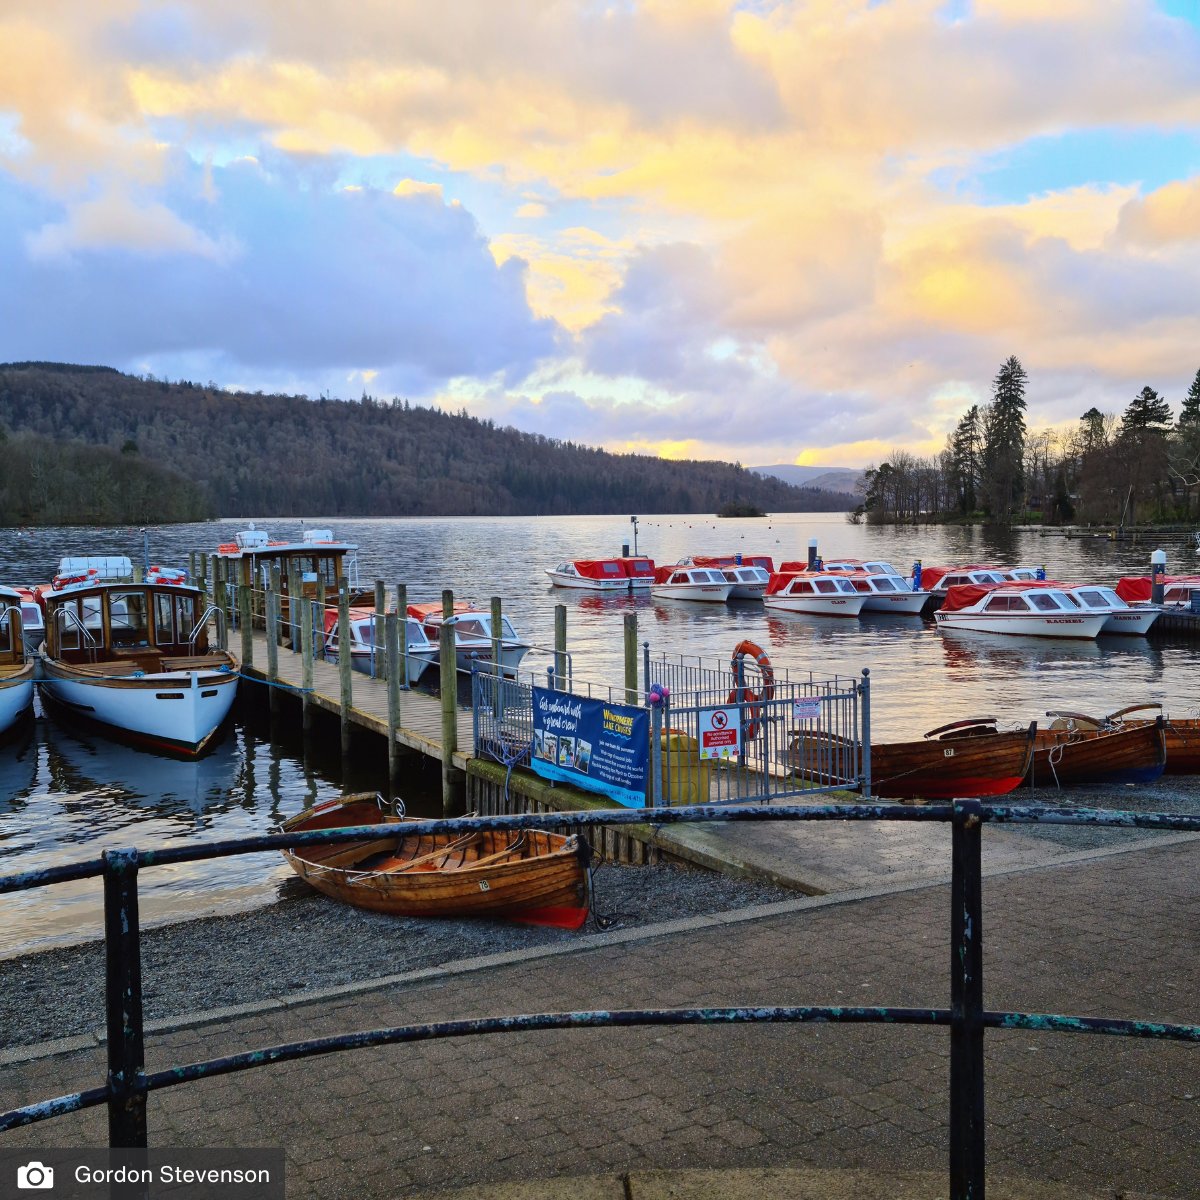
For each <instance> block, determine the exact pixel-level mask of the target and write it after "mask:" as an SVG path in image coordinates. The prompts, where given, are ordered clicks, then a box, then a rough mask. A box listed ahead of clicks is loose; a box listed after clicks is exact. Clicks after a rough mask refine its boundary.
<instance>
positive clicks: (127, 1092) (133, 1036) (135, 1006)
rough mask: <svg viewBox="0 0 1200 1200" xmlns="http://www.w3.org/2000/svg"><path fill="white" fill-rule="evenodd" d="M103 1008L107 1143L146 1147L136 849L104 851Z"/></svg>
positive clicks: (137, 1147)
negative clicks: (105, 1049)
mask: <svg viewBox="0 0 1200 1200" xmlns="http://www.w3.org/2000/svg"><path fill="white" fill-rule="evenodd" d="M101 858H102V859H103V861H104V956H105V1007H106V1010H107V1011H106V1018H107V1027H108V1144H109V1145H110V1146H114V1147H119V1148H122V1149H144V1148H145V1146H146V1078H145V1075H144V1073H143V1067H144V1066H145V1059H144V1049H143V1033H142V956H141V945H140V941H139V932H138V893H137V873H138V852H137V851H136V850H106V851H104V853H103V854H102V855H101Z"/></svg>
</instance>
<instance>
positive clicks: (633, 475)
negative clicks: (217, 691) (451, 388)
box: [0, 363, 858, 525]
mask: <svg viewBox="0 0 1200 1200" xmlns="http://www.w3.org/2000/svg"><path fill="white" fill-rule="evenodd" d="M5 439H7V442H6V451H5V467H4V469H0V525H5V524H35V523H36V524H46V523H70V522H72V521H75V520H78V521H83V522H88V521H105V520H114V519H117V518H116V516H115V515H114V514H115V513H117V512H121V513H124V512H126V511H128V510H129V508H130V505H132V506H133V507H134V508H135V509H138V511H140V509H139V508H138V506H140V505H143V504H144V503H146V500H145V495H146V493H145V489H144V488H143V489H141V490H140V491H138V490H137V489H134V490H133V491H130V494H129V498H128V503H126V502H125V501H122V504H121V505H120V506H117V507H114V505H113V504H112V503H110V499H111V493H113V491H114V489H117V490H119V489H118V484H119V485H120V488H124V489H125V490H126V491H129V488H126V487H125V485H126V483H129V484H130V487H132V484H134V483H138V482H139V481H140V480H141V479H142V476H143V475H146V477H147V478H148V477H149V475H148V472H149V470H150V468H153V469H154V470H164V469H165V470H166V471H169V472H173V473H174V474H173V476H172V478H173V479H174V482H173V483H172V482H169V481H165V480H164V479H163V478H160V477H158V476H155V477H154V478H155V481H156V487H155V488H152V489H151V491H150V493H149V494H150V496H151V497H153V496H154V495H155V494H159V495H161V494H163V493H164V492H169V493H172V494H174V495H178V496H179V497H180V499H185V498H186V501H187V503H186V505H185V506H184V511H185V513H186V514H188V515H209V514H214V513H215V514H217V515H220V516H233V515H243V514H247V513H255V514H261V515H263V516H297V515H299V514H302V513H313V512H320V513H326V514H328V515H329V516H331V517H336V516H458V515H462V516H469V515H475V514H487V515H496V516H502V515H521V514H545V515H547V516H552V515H565V514H574V513H579V514H590V513H596V514H600V513H630V512H660V513H661V512H674V513H717V512H719V511H720V510H721V509H722V508H724V507H725V506H726V505H730V504H732V505H739V506H750V507H753V508H756V509H762V510H763V511H765V512H845V511H847V510H848V509H850V508H853V507H854V505H855V504H856V503H857V502H858V501H857V499H856V498H855V497H853V496H850V495H847V494H839V493H836V492H828V491H825V490H823V489H821V488H816V487H812V486H807V485H806V486H801V487H797V486H795V485H793V484H791V483H789V482H787V481H785V480H782V479H779V478H773V477H772V476H771V475H770V474H760V473H756V472H754V471H748V470H746V469H745V468H744V467H741V466H737V465H735V464H733V463H727V462H715V461H699V460H696V461H669V460H666V459H661V458H654V457H651V456H649V455H638V454H609V453H607V452H606V451H603V450H597V449H593V448H591V447H589V446H582V445H579V444H577V443H574V442H567V441H560V440H559V439H557V438H547V437H542V436H540V435H538V434H532V433H522V432H520V431H519V430H516V429H511V428H506V427H502V426H498V425H496V424H495V423H494V422H492V421H481V420H478V419H477V418H475V417H472V416H469V415H468V414H467V413H466V412H461V413H448V412H443V411H441V410H439V409H434V408H420V407H416V406H413V405H410V404H409V403H408V402H407V401H403V402H401V403H396V404H392V403H385V402H383V401H380V400H377V399H374V398H373V397H370V396H367V395H364V396H363V397H362V398H361V399H360V400H358V401H340V400H330V399H328V398H325V397H322V398H321V399H319V400H309V399H308V398H307V397H305V396H282V395H263V394H262V393H259V392H255V393H253V394H251V393H246V392H227V391H224V390H223V389H221V388H218V387H216V386H214V385H205V384H200V383H192V382H189V381H186V380H182V381H179V382H176V383H172V382H170V381H168V380H165V379H164V380H159V379H153V378H149V379H140V378H137V377H136V376H132V375H123V374H121V373H120V372H118V371H114V370H112V369H111V368H108V367H82V366H72V365H67V364H61V363H0V441H5ZM58 448H61V453H60V452H59V449H58ZM68 450H69V451H71V453H72V454H75V457H74V458H70V457H69V456H68V455H67V453H66V452H67V451H68ZM81 450H87V451H89V454H88V455H85V456H82V457H80V456H79V455H78V454H77V453H76V452H77V451H81ZM56 456H58V457H61V458H63V459H64V460H65V462H64V465H65V464H66V462H70V463H71V464H73V466H72V469H69V470H63V471H58V470H56V469H55V458H56ZM18 462H20V463H21V464H23V466H22V470H21V471H19V472H18V471H16V470H15V469H13V468H14V464H16V463H18ZM143 464H145V466H144V467H143ZM127 477H128V479H127ZM135 492H136V494H135ZM150 504H151V505H152V506H153V501H152V500H151V501H150ZM158 510H159V511H161V512H164V513H165V512H172V513H174V512H175V511H176V510H175V509H173V508H171V506H169V505H166V504H163V505H160V506H159V509H158ZM123 519H130V518H123ZM146 519H149V518H146ZM166 519H168V520H170V519H180V517H178V516H175V517H174V518H172V517H170V516H168V517H166Z"/></svg>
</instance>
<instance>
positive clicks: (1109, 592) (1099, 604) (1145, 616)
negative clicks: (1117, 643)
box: [1063, 583, 1163, 637]
mask: <svg viewBox="0 0 1200 1200" xmlns="http://www.w3.org/2000/svg"><path fill="white" fill-rule="evenodd" d="M1063 591H1064V592H1066V593H1067V595H1068V596H1070V597H1071V599H1073V600H1074V601H1075V603H1076V604H1078V605H1079V607H1080V608H1081V609H1083V611H1084V612H1087V613H1106V614H1107V617H1108V619H1107V620H1106V621H1105V622H1104V624H1103V625H1102V626H1101V627H1100V632H1101V633H1126V634H1133V635H1135V636H1138V635H1140V636H1143V637H1144V636H1145V634H1146V632H1147V631H1148V630H1149V628H1150V626H1151V625H1153V624H1154V622H1155V621H1157V620H1158V618H1159V616H1160V615H1161V613H1162V611H1163V610H1162V609H1161V608H1160V607H1158V605H1155V604H1139V605H1137V606H1132V605H1129V604H1126V603H1125V601H1124V600H1122V599H1121V597H1120V596H1118V595H1117V593H1116V592H1115V591H1113V589H1112V588H1110V587H1107V586H1106V585H1104V584H1098V583H1089V584H1085V585H1079V586H1068V585H1066V584H1064V585H1063Z"/></svg>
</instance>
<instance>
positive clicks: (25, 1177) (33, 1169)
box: [17, 1161, 54, 1191]
mask: <svg viewBox="0 0 1200 1200" xmlns="http://www.w3.org/2000/svg"><path fill="white" fill-rule="evenodd" d="M17 1187H19V1188H32V1189H33V1190H35V1191H46V1190H49V1189H50V1188H53V1187H54V1168H53V1167H47V1166H46V1165H45V1164H43V1163H40V1162H36V1161H35V1162H29V1163H26V1164H25V1165H24V1166H23V1167H18V1168H17Z"/></svg>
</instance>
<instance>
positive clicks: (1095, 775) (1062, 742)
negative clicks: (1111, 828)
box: [1025, 713, 1167, 787]
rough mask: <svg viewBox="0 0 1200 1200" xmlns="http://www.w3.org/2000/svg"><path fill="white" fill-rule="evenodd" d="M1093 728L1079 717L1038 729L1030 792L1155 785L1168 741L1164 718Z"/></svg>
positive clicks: (1060, 717)
mask: <svg viewBox="0 0 1200 1200" xmlns="http://www.w3.org/2000/svg"><path fill="white" fill-rule="evenodd" d="M1047 715H1048V716H1054V715H1055V714H1053V713H1049V714H1047ZM1089 723H1090V721H1089V718H1087V717H1082V716H1080V715H1079V714H1069V713H1067V714H1059V715H1058V716H1057V719H1056V720H1055V721H1054V722H1053V723H1052V725H1051V727H1050V728H1049V729H1039V730H1038V733H1037V741H1036V745H1035V746H1034V751H1033V763H1032V764H1031V766H1030V768H1029V773H1028V774H1027V776H1026V780H1025V781H1026V783H1028V784H1029V785H1030V787H1036V786H1038V785H1041V786H1043V787H1053V786H1055V785H1058V786H1059V787H1088V786H1091V787H1095V786H1101V785H1109V784H1118V783H1153V782H1154V780H1156V779H1157V778H1158V777H1159V776H1160V775H1161V774H1162V773H1163V770H1164V769H1165V767H1166V765H1167V739H1166V729H1165V727H1164V722H1163V720H1162V718H1161V717H1158V718H1156V719H1155V720H1153V721H1147V722H1145V723H1135V724H1130V725H1112V726H1103V727H1101V728H1099V729H1097V728H1094V727H1092V728H1088V727H1087V726H1088V724H1089Z"/></svg>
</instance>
